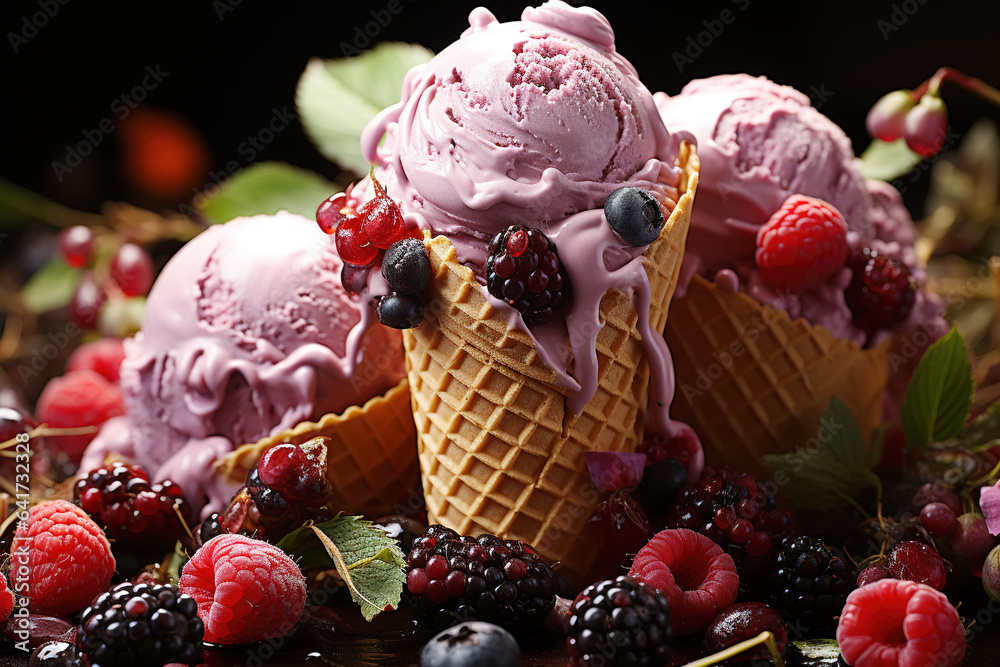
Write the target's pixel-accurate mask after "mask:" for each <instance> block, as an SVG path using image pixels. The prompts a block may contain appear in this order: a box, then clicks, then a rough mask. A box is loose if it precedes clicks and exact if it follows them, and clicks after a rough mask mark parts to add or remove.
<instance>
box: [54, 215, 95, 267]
mask: <svg viewBox="0 0 1000 667" xmlns="http://www.w3.org/2000/svg"><path fill="white" fill-rule="evenodd" d="M58 243H59V252H60V253H61V254H62V256H63V260H64V261H65V262H66V263H67V264H69V265H70V266H72V267H73V268H74V269H79V268H82V267H83V266H85V265H86V264H87V263H88V262H89V261H90V259H91V258H92V257H93V256H94V232H92V231H91V230H90V227H86V226H84V225H74V226H73V227H69V228H67V229H64V230H62V231H61V232H59V242H58Z"/></svg>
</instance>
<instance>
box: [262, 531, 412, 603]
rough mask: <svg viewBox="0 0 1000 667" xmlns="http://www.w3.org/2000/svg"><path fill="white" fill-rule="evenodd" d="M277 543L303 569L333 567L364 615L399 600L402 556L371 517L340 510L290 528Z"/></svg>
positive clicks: (403, 564)
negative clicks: (316, 521)
mask: <svg viewBox="0 0 1000 667" xmlns="http://www.w3.org/2000/svg"><path fill="white" fill-rule="evenodd" d="M278 547H279V548H280V549H283V550H284V551H285V552H286V553H288V555H290V556H292V557H293V558H298V559H299V566H300V567H302V568H303V569H307V568H310V567H318V566H325V567H329V566H330V565H331V564H332V565H333V566H334V567H336V568H337V573H338V574H340V577H341V578H342V579H343V580H344V582H345V583H346V584H347V587H348V588H349V589H350V591H351V597H352V598H353V599H354V601H355V602H356V603H358V605H359V606H360V607H361V613H362V614H363V615H364V617H365V619H366V620H369V621H370V620H372V618H374V617H375V615H376V614H378V613H379V612H382V611H385V610H386V609H395V608H396V607H397V606H398V605H399V600H400V597H401V596H402V594H403V582H404V580H405V576H404V574H403V568H404V567H405V566H406V558H405V557H404V556H403V552H402V551H401V550H400V548H399V546H398V545H397V544H396V541H395V540H393V539H392V538H391V537H389V536H388V535H386V534H385V532H384V531H382V530H379V529H378V528H376V527H374V526H373V525H372V523H371V522H370V521H364V520H362V518H361V517H358V516H346V515H343V514H340V515H338V516H336V517H335V518H333V519H331V520H329V521H327V522H325V523H321V524H318V525H311V524H310V525H305V526H303V527H301V528H298V529H297V530H294V531H292V532H291V533H289V534H288V535H286V536H285V537H284V538H283V539H282V540H281V541H280V542H278Z"/></svg>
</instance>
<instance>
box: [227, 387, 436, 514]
mask: <svg viewBox="0 0 1000 667" xmlns="http://www.w3.org/2000/svg"><path fill="white" fill-rule="evenodd" d="M318 436H323V437H326V438H329V440H330V442H329V443H327V470H326V476H327V478H328V479H329V480H330V484H331V486H332V487H333V493H334V498H333V502H332V505H331V506H332V507H333V508H334V509H337V510H343V511H345V512H348V513H352V514H364V515H366V516H368V517H372V518H375V517H379V516H383V515H386V514H394V513H401V512H403V511H406V510H407V509H409V508H410V507H411V505H412V503H410V502H409V495H410V494H411V493H412V492H413V491H414V490H416V489H418V488H419V487H418V484H419V479H420V477H419V473H418V470H417V460H416V453H415V451H414V449H413V443H414V441H415V439H416V433H415V432H414V430H413V417H412V414H411V412H410V391H409V383H408V382H407V380H405V379H404V380H402V381H400V383H399V384H398V385H396V386H395V387H393V388H392V389H390V390H389V391H388V392H386V393H385V394H382V395H381V396H376V397H374V398H372V399H371V400H369V401H368V402H367V403H365V404H364V405H362V406H357V405H355V406H351V407H349V408H348V409H347V410H345V411H344V412H343V413H342V414H327V415H324V416H323V417H321V418H320V419H319V421H317V422H302V423H301V424H299V425H298V426H296V427H295V428H292V429H289V430H287V431H283V432H281V433H278V434H277V435H273V436H270V437H267V438H262V439H261V440H258V441H257V442H254V443H251V444H247V445H243V446H242V447H239V448H237V449H235V450H233V451H232V452H230V453H229V454H227V455H226V456H224V457H222V458H220V459H218V460H217V461H216V462H215V468H216V471H217V472H218V474H220V475H222V476H223V477H224V478H225V479H226V480H227V481H231V482H235V483H239V484H242V483H243V480H244V479H245V478H246V474H247V472H249V471H250V469H251V468H252V467H253V466H254V465H255V464H256V463H257V461H258V460H260V457H261V455H262V454H263V453H264V452H265V451H267V450H268V449H270V448H271V447H273V446H275V445H277V444H280V443H283V442H291V443H294V444H297V445H300V444H302V443H304V442H307V441H309V440H312V439H313V438H315V437H318Z"/></svg>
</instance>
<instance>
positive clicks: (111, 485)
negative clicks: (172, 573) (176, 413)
mask: <svg viewBox="0 0 1000 667" xmlns="http://www.w3.org/2000/svg"><path fill="white" fill-rule="evenodd" d="M73 502H75V503H76V504H77V505H79V506H80V507H82V508H83V510H84V511H85V512H87V514H89V515H90V516H91V517H92V518H93V519H94V521H96V522H97V523H98V524H100V525H103V526H107V528H106V530H105V532H106V533H107V535H108V537H109V538H111V539H112V540H114V541H115V542H117V543H119V544H123V545H126V546H130V547H135V548H139V549H143V550H147V549H148V550H154V549H155V550H164V549H173V547H174V544H175V543H176V542H177V540H179V539H182V538H184V537H185V536H186V531H185V530H184V525H183V524H182V523H181V519H180V518H179V517H178V513H180V516H182V517H184V521H187V520H188V519H189V518H191V508H190V506H189V505H188V504H187V502H186V501H185V500H184V496H183V494H182V492H181V489H180V487H179V486H177V485H176V484H174V483H173V482H171V481H170V480H165V481H163V482H159V483H157V484H151V483H150V482H149V475H148V474H147V473H146V471H145V470H143V469H142V468H140V467H139V466H130V465H123V464H120V463H119V464H115V465H112V466H107V467H104V468H97V469H96V470H93V471H91V472H90V474H88V475H87V476H86V477H84V478H82V479H80V480H77V482H76V485H75V486H74V487H73Z"/></svg>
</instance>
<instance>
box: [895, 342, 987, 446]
mask: <svg viewBox="0 0 1000 667" xmlns="http://www.w3.org/2000/svg"><path fill="white" fill-rule="evenodd" d="M974 389H975V385H974V382H973V380H972V365H971V364H970V362H969V349H968V348H967V347H966V345H965V339H964V338H962V334H960V333H958V329H955V328H954V327H953V328H952V330H951V331H949V332H948V333H947V334H945V335H944V336H943V337H942V338H941V339H940V340H938V341H937V342H935V343H934V344H933V345H931V346H930V347H928V348H927V351H926V352H925V353H924V356H923V358H922V359H921V360H920V363H919V364H918V365H917V370H916V371H915V372H914V373H913V378H912V379H911V380H910V384H909V386H907V387H906V394H905V395H904V397H903V409H902V415H901V418H902V423H903V433H905V434H906V446H907V447H908V448H909V449H916V448H918V447H926V446H927V445H930V444H931V443H934V442H944V441H945V440H951V439H952V438H954V437H955V436H956V435H958V433H959V431H961V430H962V426H963V425H964V424H965V421H966V418H967V417H968V415H969V409H970V408H971V407H972V394H973V391H974Z"/></svg>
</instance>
